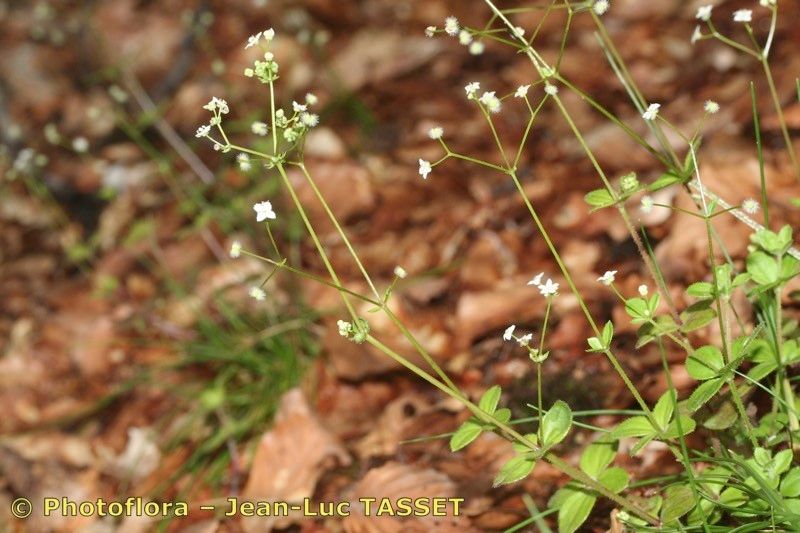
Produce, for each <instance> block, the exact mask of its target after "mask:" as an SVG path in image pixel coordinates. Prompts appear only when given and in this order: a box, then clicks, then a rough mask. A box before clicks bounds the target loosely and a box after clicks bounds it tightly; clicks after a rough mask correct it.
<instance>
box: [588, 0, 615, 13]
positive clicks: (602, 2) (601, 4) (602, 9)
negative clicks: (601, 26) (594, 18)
mask: <svg viewBox="0 0 800 533" xmlns="http://www.w3.org/2000/svg"><path fill="white" fill-rule="evenodd" d="M609 7H611V3H610V2H609V1H608V0H597V1H596V2H595V3H594V4H593V5H592V9H593V10H594V12H595V13H597V14H598V15H604V14H605V13H606V11H608V8H609Z"/></svg>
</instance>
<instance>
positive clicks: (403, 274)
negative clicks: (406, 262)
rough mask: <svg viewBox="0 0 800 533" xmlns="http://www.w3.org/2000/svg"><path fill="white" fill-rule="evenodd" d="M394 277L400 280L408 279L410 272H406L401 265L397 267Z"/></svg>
mask: <svg viewBox="0 0 800 533" xmlns="http://www.w3.org/2000/svg"><path fill="white" fill-rule="evenodd" d="M394 275H395V276H397V277H398V278H400V279H406V277H407V276H408V272H406V269H405V268H403V267H401V266H400V265H397V266H396V267H394Z"/></svg>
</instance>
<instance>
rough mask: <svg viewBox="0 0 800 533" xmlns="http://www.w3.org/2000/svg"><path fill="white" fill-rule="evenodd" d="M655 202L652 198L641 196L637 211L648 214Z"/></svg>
mask: <svg viewBox="0 0 800 533" xmlns="http://www.w3.org/2000/svg"><path fill="white" fill-rule="evenodd" d="M654 204H655V201H654V200H653V197H652V196H642V200H641V202H640V205H639V209H641V210H642V213H644V214H648V213H651V212H652V211H653V205H654Z"/></svg>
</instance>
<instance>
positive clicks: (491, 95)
mask: <svg viewBox="0 0 800 533" xmlns="http://www.w3.org/2000/svg"><path fill="white" fill-rule="evenodd" d="M480 103H482V104H483V105H485V106H486V109H488V110H489V112H490V113H497V112H498V111H500V107H501V103H500V99H499V98H498V97H497V96H495V92H494V91H486V92H485V93H483V95H481V98H480Z"/></svg>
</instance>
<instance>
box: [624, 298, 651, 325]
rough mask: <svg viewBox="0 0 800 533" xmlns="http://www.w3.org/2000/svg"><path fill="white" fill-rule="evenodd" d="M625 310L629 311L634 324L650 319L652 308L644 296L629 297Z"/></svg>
mask: <svg viewBox="0 0 800 533" xmlns="http://www.w3.org/2000/svg"><path fill="white" fill-rule="evenodd" d="M625 312H626V313H628V316H630V317H631V318H632V319H633V320H632V322H633V323H634V324H641V323H642V322H647V321H648V320H650V310H649V309H648V307H647V302H645V301H644V300H643V299H642V298H638V297H637V298H629V299H628V300H626V301H625Z"/></svg>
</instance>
